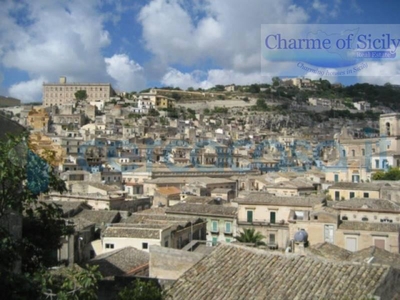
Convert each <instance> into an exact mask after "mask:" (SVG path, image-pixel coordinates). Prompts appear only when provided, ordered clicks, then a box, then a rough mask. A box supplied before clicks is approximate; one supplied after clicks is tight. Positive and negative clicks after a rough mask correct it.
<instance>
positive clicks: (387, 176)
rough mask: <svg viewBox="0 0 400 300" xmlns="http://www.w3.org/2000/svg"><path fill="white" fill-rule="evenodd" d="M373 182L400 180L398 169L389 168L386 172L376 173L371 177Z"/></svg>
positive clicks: (399, 169) (399, 170)
mask: <svg viewBox="0 0 400 300" xmlns="http://www.w3.org/2000/svg"><path fill="white" fill-rule="evenodd" d="M372 179H373V180H400V168H393V167H391V168H389V170H387V171H386V172H383V171H378V172H376V173H375V174H373V175H372Z"/></svg>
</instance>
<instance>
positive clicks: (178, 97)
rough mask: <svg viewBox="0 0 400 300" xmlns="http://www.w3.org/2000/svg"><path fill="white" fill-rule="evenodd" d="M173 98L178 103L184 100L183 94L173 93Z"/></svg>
mask: <svg viewBox="0 0 400 300" xmlns="http://www.w3.org/2000/svg"><path fill="white" fill-rule="evenodd" d="M171 97H172V98H174V99H175V100H176V101H178V100H180V99H181V98H182V96H181V94H179V93H177V92H173V93H172V95H171Z"/></svg>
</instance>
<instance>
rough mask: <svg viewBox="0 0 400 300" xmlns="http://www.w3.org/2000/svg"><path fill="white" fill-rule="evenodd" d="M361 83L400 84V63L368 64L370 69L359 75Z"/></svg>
mask: <svg viewBox="0 0 400 300" xmlns="http://www.w3.org/2000/svg"><path fill="white" fill-rule="evenodd" d="M357 76H358V80H359V81H360V82H366V83H371V84H379V85H382V84H385V83H387V82H390V83H392V84H400V61H388V62H383V61H377V62H368V67H367V68H364V69H362V70H361V71H359V72H358V74H357Z"/></svg>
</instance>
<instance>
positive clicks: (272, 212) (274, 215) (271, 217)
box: [269, 211, 276, 224]
mask: <svg viewBox="0 0 400 300" xmlns="http://www.w3.org/2000/svg"><path fill="white" fill-rule="evenodd" d="M269 216H270V220H269V222H270V223H271V224H275V222H276V213H275V212H274V211H271V212H270V214H269Z"/></svg>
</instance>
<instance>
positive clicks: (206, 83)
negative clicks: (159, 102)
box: [161, 69, 265, 89]
mask: <svg viewBox="0 0 400 300" xmlns="http://www.w3.org/2000/svg"><path fill="white" fill-rule="evenodd" d="M264 81H265V80H264V78H263V77H261V75H260V72H259V71H258V72H257V71H256V72H252V73H242V72H237V71H234V70H225V69H212V70H209V71H208V72H202V71H199V70H196V71H193V72H190V73H183V72H180V71H178V70H176V69H170V70H169V71H168V72H167V73H166V74H165V75H164V76H163V78H162V79H161V82H162V83H163V84H164V85H166V86H173V87H180V88H184V89H187V88H188V87H193V88H203V89H208V88H211V87H213V86H215V85H217V84H222V85H228V84H232V83H235V84H239V85H246V84H252V83H261V82H264Z"/></svg>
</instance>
